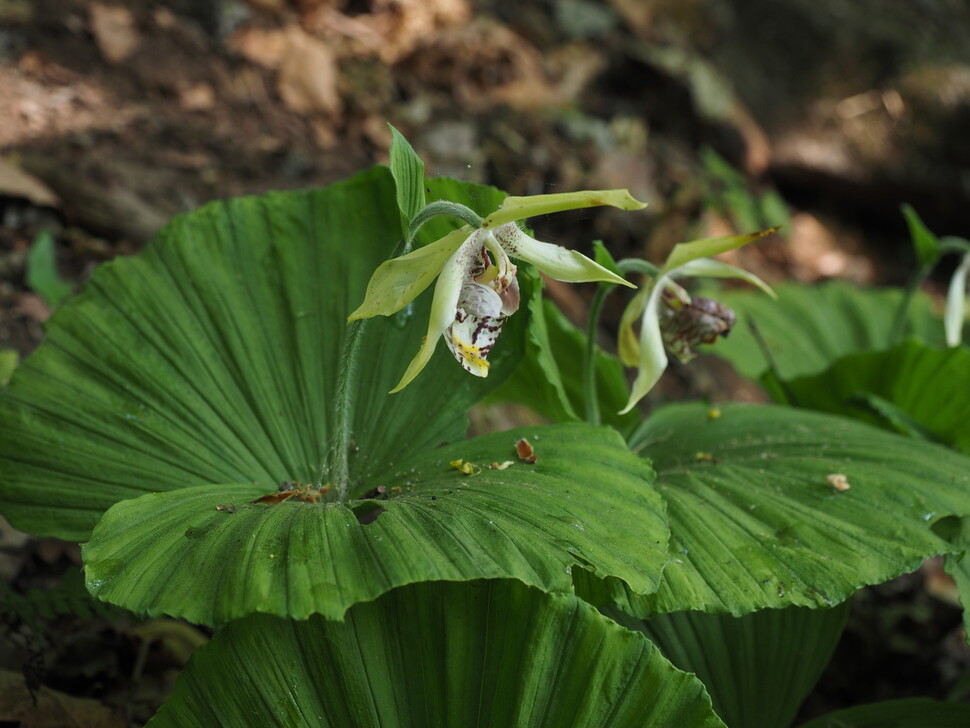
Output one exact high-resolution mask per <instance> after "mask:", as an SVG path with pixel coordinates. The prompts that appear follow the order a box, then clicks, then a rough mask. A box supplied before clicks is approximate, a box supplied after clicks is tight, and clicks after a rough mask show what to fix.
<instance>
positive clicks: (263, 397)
mask: <svg viewBox="0 0 970 728" xmlns="http://www.w3.org/2000/svg"><path fill="white" fill-rule="evenodd" d="M428 186H429V188H430V189H431V190H432V191H433V192H434V191H436V190H438V188H442V189H443V190H444V191H445V192H447V194H448V195H449V196H451V198H452V199H455V198H457V199H458V201H460V202H463V203H466V204H469V205H470V206H472V207H474V208H476V209H479V210H480V211H482V212H483V213H487V212H488V211H491V210H493V209H495V207H496V206H497V205H498V203H499V202H500V200H501V199H502V194H501V193H499V192H498V191H497V190H495V189H493V188H486V187H476V186H473V185H460V184H458V183H454V182H449V181H445V182H440V183H439V182H437V181H429V182H428ZM449 224H456V223H453V222H449V221H447V220H435V221H433V223H432V224H429V225H428V226H427V228H428V230H427V232H426V233H425V235H426V236H427V237H426V238H423V239H433V237H432V236H434V235H436V234H440V233H441V231H442V230H443V229H447V226H448V225H449ZM399 229H400V225H399V217H398V209H397V204H396V202H395V196H394V186H393V183H392V180H391V176H390V174H389V172H388V170H387V169H385V168H375V169H373V170H371V171H368V172H365V173H362V174H360V175H358V176H356V177H354V178H353V179H351V180H348V181H346V182H342V183H338V184H334V185H332V186H330V187H327V188H325V189H322V190H313V191H308V192H288V193H276V194H269V195H265V196H263V197H249V198H242V199H234V200H229V201H225V202H215V203H212V204H209V205H206V206H205V207H203V208H202V209H200V210H198V211H196V212H193V213H191V214H188V215H184V216H180V217H177V218H176V219H175V220H173V222H172V223H171V224H170V225H169V226H167V227H166V228H165V229H164V230H163V231H162V232H161V233H159V235H158V237H157V239H156V240H155V241H154V242H153V243H152V244H151V245H150V246H149V247H148V248H147V249H146V250H145V251H143V252H142V253H140V254H139V255H137V256H135V257H133V258H128V259H119V260H116V261H114V262H112V263H109V264H107V265H104V266H102V267H101V268H100V269H99V270H98V271H97V272H96V273H95V275H94V276H93V278H92V279H91V281H90V282H89V283H88V285H87V287H86V290H85V291H84V292H83V293H82V294H81V295H80V296H78V297H76V298H75V299H73V300H71V301H70V302H69V303H68V304H67V305H66V306H64V308H63V309H61V310H60V311H58V312H57V313H56V314H55V315H54V317H53V318H52V319H51V322H50V325H49V328H48V332H47V340H46V341H45V342H44V343H43V344H42V345H41V347H40V348H39V349H38V351H37V352H36V353H35V354H34V355H33V356H31V357H30V358H29V359H28V360H27V361H26V362H24V363H23V364H22V365H21V366H20V367H19V369H18V370H17V373H16V374H15V375H14V378H13V381H12V382H11V383H10V385H9V387H8V388H7V390H6V391H5V392H4V393H3V395H2V396H0V510H2V511H3V513H4V515H5V516H7V518H8V519H9V520H10V521H11V522H12V523H13V524H14V525H16V526H17V527H18V528H20V529H22V530H25V531H29V532H32V533H35V534H44V535H56V536H60V537H62V538H69V539H84V538H86V537H87V536H88V534H89V533H90V529H91V528H92V527H93V526H94V524H95V523H96V522H97V519H98V518H99V517H100V515H101V513H102V512H103V511H104V510H106V509H107V508H108V507H109V506H110V505H112V504H113V503H116V502H117V501H120V500H123V499H126V498H134V497H137V496H139V495H142V494H144V493H153V492H159V491H168V490H173V489H177V488H184V487H187V486H194V485H201V484H205V483H226V482H246V483H249V482H254V481H256V482H260V483H262V484H263V485H264V487H267V488H269V487H274V485H275V484H276V483H278V482H280V481H283V480H290V481H302V482H313V481H315V480H316V479H318V478H320V477H321V475H322V465H323V462H324V457H325V454H326V452H327V448H328V444H329V443H328V441H329V439H330V438H331V433H332V431H333V417H334V414H333V412H334V388H335V382H336V373H337V370H338V362H339V360H340V357H341V353H342V350H343V346H344V333H345V320H346V317H347V315H348V313H349V312H350V311H351V310H353V309H354V308H355V307H356V306H357V305H358V304H359V303H360V301H361V300H362V298H363V294H364V289H365V286H366V284H367V281H368V279H369V277H370V274H371V273H372V272H373V270H374V269H375V268H376V267H377V265H378V264H379V263H380V262H381V261H382V260H384V259H385V258H386V257H387V256H388V255H389V254H390V253H391V251H392V250H393V249H394V248H395V245H396V243H397V241H398V240H399ZM429 307H430V295H426V296H424V297H421V298H419V299H418V300H417V301H415V302H414V303H413V304H412V305H409V306H408V307H407V308H405V309H404V310H402V311H401V312H399V313H398V314H396V315H395V316H392V317H390V318H386V319H385V318H380V319H376V320H373V321H368V322H366V323H365V329H364V330H363V332H362V333H361V339H362V340H361V348H360V354H359V366H358V370H357V380H356V382H355V387H356V389H355V391H354V397H353V399H354V411H353V417H352V423H353V431H354V440H355V443H354V449H355V450H356V452H357V454H356V455H355V456H353V458H352V462H351V476H352V480H353V484H354V485H355V486H357V489H358V491H359V492H363V491H364V490H366V487H364V486H363V485H362V484H363V483H365V482H369V480H370V479H371V478H372V477H373V476H375V475H377V474H379V473H381V472H382V471H383V470H384V469H385V468H387V467H388V465H389V463H392V462H400V460H401V459H402V458H404V457H406V456H407V454H408V453H410V452H412V451H415V450H420V449H424V448H429V447H433V446H435V445H437V444H439V443H440V442H442V441H447V440H453V439H456V438H458V437H461V436H462V435H463V434H464V430H465V428H466V426H467V425H466V418H465V414H464V412H465V410H467V408H468V407H469V406H470V405H471V404H472V403H474V402H475V401H477V400H478V399H480V398H481V397H482V396H484V395H485V394H486V393H487V392H488V391H490V390H491V389H493V388H494V387H495V386H496V385H498V384H499V383H500V382H501V379H502V378H503V377H504V376H506V375H508V374H509V373H511V370H512V369H513V368H514V365H515V363H516V361H517V360H518V358H519V352H521V349H522V347H521V340H522V338H523V337H524V326H525V323H526V318H527V316H515V317H512V319H511V320H510V321H509V322H508V325H507V326H506V331H505V332H504V333H503V337H502V338H501V339H500V340H499V343H498V345H497V347H496V349H495V351H494V352H493V354H492V357H491V358H492V363H493V366H492V376H491V377H489V378H488V379H485V380H479V379H474V378H472V377H468V376H467V375H466V373H465V372H464V371H463V370H462V369H461V367H459V366H458V365H457V364H456V363H455V362H454V361H452V360H450V357H449V355H448V353H447V351H441V352H439V353H438V355H437V356H436V358H435V359H434V360H433V361H432V363H431V365H430V367H429V369H428V371H426V372H425V373H424V374H423V375H422V376H421V377H420V378H419V379H418V380H416V381H415V382H414V384H412V386H410V387H408V388H407V389H406V390H405V391H404V392H402V393H400V394H396V395H394V396H388V394H387V392H388V390H390V389H391V387H393V386H394V384H395V382H397V380H398V379H399V378H400V376H401V373H402V372H403V371H404V368H405V367H406V364H407V361H408V360H409V359H410V357H411V356H412V355H413V354H414V352H415V351H416V350H417V349H418V347H419V346H420V344H421V338H422V336H423V335H424V333H425V331H426V328H427V315H428V311H429ZM439 348H440V349H442V350H444V349H445V347H443V346H442V347H439Z"/></svg>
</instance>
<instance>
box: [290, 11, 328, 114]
mask: <svg viewBox="0 0 970 728" xmlns="http://www.w3.org/2000/svg"><path fill="white" fill-rule="evenodd" d="M286 43H287V45H286V51H285V52H284V54H283V57H282V60H281V62H280V69H279V76H278V77H277V90H278V91H279V94H280V98H282V99H283V103H284V104H286V106H287V108H288V109H290V110H291V111H295V112H297V113H309V112H314V111H316V112H322V113H324V114H331V115H337V114H339V113H340V112H341V111H342V109H343V103H342V101H341V99H340V95H339V92H338V90H337V77H338V70H337V61H336V58H335V57H334V54H333V52H332V51H331V50H330V48H329V47H328V46H327V44H326V43H324V42H323V41H321V40H319V39H318V38H314V37H313V36H311V35H308V34H307V33H305V32H303V31H302V30H301V29H300V28H298V27H297V26H290V27H289V28H287V30H286Z"/></svg>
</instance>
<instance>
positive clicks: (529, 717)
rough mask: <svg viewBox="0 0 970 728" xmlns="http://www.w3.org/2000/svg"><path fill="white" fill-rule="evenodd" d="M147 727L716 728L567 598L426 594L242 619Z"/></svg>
mask: <svg viewBox="0 0 970 728" xmlns="http://www.w3.org/2000/svg"><path fill="white" fill-rule="evenodd" d="M149 725H150V726H151V728H166V727H168V726H173V727H174V726H178V728H193V726H199V727H200V728H202V727H204V728H214V727H217V726H233V728H237V727H238V728H245V727H246V726H253V727H254V728H256V727H258V728H263V726H268V725H274V726H275V725H280V726H283V725H285V726H314V727H316V726H335V727H337V726H339V727H341V728H342V727H343V726H360V727H361V728H364V727H366V726H413V727H414V728H419V727H422V728H423V727H424V726H535V727H536V728H542V727H548V728H559V727H560V726H576V728H593V727H594V726H602V728H626V727H627V726H629V727H630V728H633V727H634V726H636V728H642V727H648V726H657V728H661V727H665V726H674V725H676V726H692V727H696V728H716V727H718V726H723V725H724V724H723V723H722V722H721V721H720V720H719V719H718V718H717V716H715V715H714V713H713V711H712V710H711V707H710V699H709V698H708V697H707V695H706V693H705V692H704V688H703V686H702V685H701V684H700V682H699V681H697V679H696V678H694V677H693V676H691V675H688V674H686V673H683V672H680V671H679V670H677V669H675V668H674V667H672V666H671V665H670V663H668V662H667V661H666V660H665V659H663V657H662V656H661V655H660V653H659V651H658V650H657V649H656V647H654V646H653V645H652V644H651V643H650V642H649V641H648V640H646V639H644V638H643V637H642V636H641V635H639V634H635V633H633V632H629V631H627V630H625V629H623V628H622V627H620V626H618V625H617V624H615V623H613V622H611V621H610V620H608V619H606V618H605V617H603V616H601V615H599V614H597V613H596V611H595V610H594V609H592V608H591V607H590V606H589V605H588V604H584V603H583V602H582V601H580V600H579V599H577V598H576V597H575V596H572V595H568V594H563V595H555V596H550V595H546V594H543V593H541V592H539V591H537V590H535V589H528V588H526V587H524V586H523V585H521V584H518V583H516V582H509V581H491V582H471V583H447V582H445V583H440V582H439V583H425V584H415V585H413V586H410V587H404V588H401V589H398V590H395V591H393V592H390V593H389V594H386V595H384V596H383V597H381V598H380V599H378V600H376V601H374V602H371V603H368V604H362V605H359V606H357V607H354V608H353V609H352V610H351V611H350V612H349V613H348V614H347V618H346V620H345V621H344V622H342V623H338V622H327V621H326V620H323V619H321V618H319V617H311V618H310V620H309V621H305V622H303V621H300V622H298V621H287V620H282V619H278V618H273V617H268V616H264V615H257V616H252V617H247V618H246V619H243V620H238V621H236V622H234V623H233V624H231V625H230V626H229V627H228V628H226V629H225V630H224V631H222V632H221V633H219V634H217V635H216V636H215V638H213V640H212V641H211V642H210V643H209V644H208V645H206V646H205V647H203V648H201V649H200V650H199V651H198V652H197V653H196V654H195V655H194V656H193V658H192V661H191V663H190V664H189V666H188V668H187V669H186V671H185V674H184V676H183V678H182V679H181V680H180V682H179V685H178V686H177V687H176V690H175V693H174V695H173V696H172V699H171V700H170V701H169V703H168V704H167V705H166V706H165V707H164V708H163V709H162V710H161V711H160V712H159V714H158V716H157V717H156V718H155V719H154V720H153V721H151V722H150V723H149Z"/></svg>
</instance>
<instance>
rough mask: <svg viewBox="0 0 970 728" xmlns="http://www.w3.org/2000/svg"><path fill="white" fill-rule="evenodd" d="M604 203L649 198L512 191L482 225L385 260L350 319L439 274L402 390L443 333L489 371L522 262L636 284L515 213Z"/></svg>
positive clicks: (564, 275)
mask: <svg viewBox="0 0 970 728" xmlns="http://www.w3.org/2000/svg"><path fill="white" fill-rule="evenodd" d="M598 205H610V206H612V207H618V208H620V209H624V210H637V209H640V208H642V207H644V204H643V203H641V202H638V201H637V200H635V199H634V198H633V197H632V196H631V195H630V193H629V192H628V191H627V190H588V191H584V192H572V193H562V194H553V195H535V196H532V197H509V198H506V200H505V202H504V203H503V204H502V206H501V207H499V209H498V210H496V211H495V212H493V213H492V214H491V215H489V216H488V217H486V218H485V219H484V220H483V221H482V224H481V226H480V227H478V228H473V227H471V226H470V225H465V226H464V227H462V228H460V229H458V230H454V231H452V232H450V233H448V234H447V235H445V236H444V237H443V238H440V239H439V240H436V241H435V242H433V243H430V244H429V245H426V246H424V247H421V248H418V249H417V250H414V251H412V252H410V253H408V254H406V255H402V256H400V257H398V258H392V259H391V260H387V261H385V262H384V263H382V264H381V265H380V266H379V267H378V268H377V270H375V271H374V274H373V276H372V277H371V279H370V282H369V283H368V285H367V292H366V294H365V296H364V302H363V303H362V304H361V305H360V307H359V308H357V310H356V311H354V312H353V313H352V314H350V316H349V317H348V321H353V320H355V319H363V318H370V317H372V316H390V315H391V314H393V313H395V312H397V311H399V310H401V309H402V308H404V307H405V306H406V305H407V304H408V303H410V302H411V301H413V300H414V299H415V298H416V297H417V296H418V295H420V294H421V293H422V292H423V291H424V290H425V289H426V288H427V287H428V286H430V285H431V282H432V281H433V280H434V279H435V278H437V283H436V284H435V289H434V297H433V299H432V305H431V319H430V321H429V322H428V333H427V335H426V336H425V337H424V341H423V343H422V345H421V348H420V349H419V350H418V353H417V355H416V356H415V357H414V359H412V360H411V363H410V364H409V365H408V368H407V370H406V371H405V372H404V375H403V376H402V377H401V381H400V382H398V384H397V386H396V387H394V389H392V390H391V392H392V393H393V392H398V391H400V390H401V389H403V388H404V387H406V386H407V385H408V384H410V383H411V381H412V380H413V379H414V378H415V377H416V376H417V375H418V374H419V373H420V372H421V370H422V369H423V368H424V367H425V366H426V365H427V363H428V361H430V359H431V355H432V354H433V353H434V350H435V347H436V346H437V343H438V339H439V338H444V339H445V343H446V345H447V346H448V348H449V350H450V351H451V352H452V354H453V355H454V357H455V358H456V359H457V360H458V362H459V363H460V364H461V365H462V366H463V367H464V368H465V369H466V370H467V371H468V372H469V373H471V374H474V375H475V376H479V377H485V376H487V375H488V369H489V363H488V354H489V352H490V351H491V349H492V347H493V346H494V344H495V341H496V340H497V339H498V336H499V334H500V333H501V330H502V324H503V323H504V321H505V319H506V318H507V317H508V316H510V315H512V314H513V313H515V311H516V310H517V309H518V307H519V287H518V281H517V280H516V266H515V264H514V263H512V258H517V259H518V260H522V261H525V262H527V263H531V264H532V265H534V266H535V267H536V268H538V269H539V270H540V271H541V272H543V273H545V274H546V275H548V276H549V277H551V278H555V279H556V280H560V281H567V282H571V283H581V282H591V281H607V282H610V283H614V284H618V285H624V286H629V287H631V288H635V287H636V286H634V285H633V284H632V283H629V282H627V281H626V280H625V279H623V278H622V277H620V276H618V275H616V274H615V273H613V272H611V271H609V270H607V269H606V268H604V267H603V266H601V265H599V264H598V263H596V262H594V261H592V260H590V259H589V258H587V257H586V256H584V255H582V254H580V253H577V252H576V251H574V250H568V249H566V248H563V247H561V246H559V245H553V244H551V243H544V242H542V241H539V240H536V239H534V238H532V237H531V236H529V235H527V234H526V233H524V232H523V231H522V230H520V229H519V227H518V225H516V221H517V220H521V219H524V218H526V217H530V216H532V215H540V214H545V213H549V212H558V211H562V210H571V209H578V208H584V207H593V206H598Z"/></svg>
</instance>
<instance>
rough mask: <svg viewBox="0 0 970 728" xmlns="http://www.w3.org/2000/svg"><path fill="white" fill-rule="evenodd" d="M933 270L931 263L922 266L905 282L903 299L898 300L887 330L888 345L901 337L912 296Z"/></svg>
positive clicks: (891, 344) (896, 341) (897, 341)
mask: <svg viewBox="0 0 970 728" xmlns="http://www.w3.org/2000/svg"><path fill="white" fill-rule="evenodd" d="M931 270H933V266H932V265H927V266H923V267H922V268H920V269H919V270H917V271H916V272H915V273H914V274H913V275H912V276H910V278H909V283H907V284H906V292H905V293H904V294H903V300H902V301H900V302H899V307H898V308H897V309H896V316H895V318H894V319H893V326H892V328H891V329H890V330H889V346H895V345H896V344H898V343H899V342H900V341H902V339H903V330H904V329H905V328H906V317H907V316H908V315H909V308H910V306H911V305H912V303H913V298H914V297H915V296H916V292H917V291H918V290H919V289H920V286H922V285H923V281H925V280H926V277H927V276H928V275H929V274H930V271H931Z"/></svg>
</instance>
